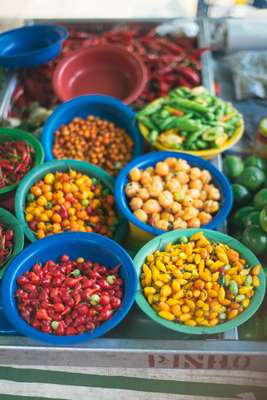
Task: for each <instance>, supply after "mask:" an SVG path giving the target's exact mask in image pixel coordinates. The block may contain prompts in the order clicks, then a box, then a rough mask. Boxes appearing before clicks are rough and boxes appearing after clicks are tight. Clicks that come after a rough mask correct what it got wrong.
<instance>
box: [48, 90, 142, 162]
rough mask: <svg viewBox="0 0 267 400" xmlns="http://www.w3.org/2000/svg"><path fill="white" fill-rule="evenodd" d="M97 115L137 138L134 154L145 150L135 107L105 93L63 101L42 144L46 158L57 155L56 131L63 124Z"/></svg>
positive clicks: (134, 155)
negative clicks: (54, 152) (55, 150)
mask: <svg viewBox="0 0 267 400" xmlns="http://www.w3.org/2000/svg"><path fill="white" fill-rule="evenodd" d="M89 114H90V115H94V116H97V117H100V118H103V119H107V120H109V121H112V122H114V123H115V124H116V125H117V126H119V127H120V128H124V129H125V131H126V132H127V133H128V135H129V136H131V138H132V139H133V141H134V149H133V154H132V158H135V157H137V156H139V155H141V154H142V152H143V139H142V137H141V135H140V133H139V129H138V128H137V125H136V122H135V113H134V112H133V110H132V109H131V108H130V107H129V106H127V105H126V104H124V103H122V102H121V101H120V100H117V99H115V98H114V97H111V96H105V95H88V96H79V97H76V98H75V99H72V100H70V101H67V102H66V103H63V104H61V105H60V106H58V107H57V109H56V110H55V111H54V112H53V114H51V115H50V117H49V118H48V119H47V121H46V123H45V125H44V128H43V131H42V144H43V147H44V151H45V159H46V161H50V160H53V159H54V156H53V152H52V148H53V143H54V134H55V131H56V130H57V129H58V128H59V127H60V126H61V125H63V124H68V123H69V122H70V121H71V120H73V118H75V117H81V118H86V117H87V116H88V115H89Z"/></svg>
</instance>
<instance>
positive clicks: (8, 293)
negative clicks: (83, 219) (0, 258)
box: [1, 232, 137, 346]
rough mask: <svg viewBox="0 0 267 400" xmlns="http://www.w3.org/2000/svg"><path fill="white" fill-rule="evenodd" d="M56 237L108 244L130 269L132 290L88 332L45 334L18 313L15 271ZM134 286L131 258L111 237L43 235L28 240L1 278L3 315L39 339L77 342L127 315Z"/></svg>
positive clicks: (86, 234) (132, 301)
mask: <svg viewBox="0 0 267 400" xmlns="http://www.w3.org/2000/svg"><path fill="white" fill-rule="evenodd" d="M55 241H56V242H57V243H58V246H60V244H61V243H64V242H70V243H71V242H72V243H75V242H79V241H83V242H91V243H92V242H94V243H97V244H98V245H100V246H103V247H105V248H108V249H109V251H111V252H114V253H115V254H116V255H118V257H119V258H120V259H121V260H122V262H123V264H126V265H127V267H126V268H127V271H128V272H129V275H130V277H131V285H132V290H131V291H128V292H126V293H125V295H124V299H123V302H122V305H121V307H120V308H119V309H118V311H117V312H116V313H115V314H114V316H113V317H112V318H111V319H110V320H108V321H106V322H104V323H103V324H101V326H100V327H98V328H96V329H95V330H94V331H92V332H91V333H82V334H78V335H70V336H56V335H50V334H46V333H44V332H41V331H39V330H37V329H35V328H33V327H31V326H30V325H29V324H28V323H27V322H25V321H24V320H23V319H22V318H21V317H20V315H19V313H18V310H17V307H16V301H15V299H14V293H13V287H14V285H15V284H16V282H15V280H16V277H15V275H16V273H17V271H18V270H20V269H21V268H22V267H23V263H24V261H25V259H26V260H27V259H28V258H30V257H32V255H33V254H32V253H33V252H36V251H38V249H39V248H40V246H46V248H49V244H51V243H54V242H55ZM136 287H137V276H136V271H135V268H134V265H133V261H132V259H131V257H130V256H129V254H128V253H127V251H126V250H124V248H123V247H122V246H120V245H119V244H118V243H116V242H115V241H114V240H112V239H110V238H107V237H105V236H102V235H99V234H97V233H89V232H65V233H61V234H56V235H51V236H48V237H46V238H44V239H41V240H39V241H36V242H33V243H31V244H30V245H29V246H28V247H26V248H25V249H24V250H23V251H22V252H21V253H20V254H19V255H18V256H17V257H16V258H14V259H13V260H12V263H10V265H9V268H8V270H7V271H6V274H5V276H4V279H3V282H2V290H1V299H2V305H3V310H4V312H5V315H6V316H7V318H8V320H9V321H10V322H11V324H13V325H14V326H15V327H16V328H17V329H18V330H19V331H20V332H22V333H23V334H25V335H26V336H29V337H31V338H33V339H36V340H39V341H41V342H46V343H49V344H54V345H59V346H60V345H61V346H64V345H73V344H78V343H81V342H85V341H88V340H91V339H95V338H96V337H98V336H102V335H104V334H105V333H106V332H108V331H109V330H111V329H113V328H114V327H115V326H116V325H117V324H119V323H120V322H121V321H122V320H123V319H124V318H125V317H126V315H127V314H128V312H129V310H130V308H131V307H132V305H133V303H134V299H135V293H136ZM124 303H126V304H124ZM114 319H115V321H114Z"/></svg>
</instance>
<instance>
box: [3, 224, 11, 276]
mask: <svg viewBox="0 0 267 400" xmlns="http://www.w3.org/2000/svg"><path fill="white" fill-rule="evenodd" d="M13 238H14V232H13V230H12V229H9V228H7V227H6V226H4V225H3V224H0V268H2V267H3V266H4V264H5V262H6V261H7V258H8V257H9V256H10V254H11V253H12V250H13Z"/></svg>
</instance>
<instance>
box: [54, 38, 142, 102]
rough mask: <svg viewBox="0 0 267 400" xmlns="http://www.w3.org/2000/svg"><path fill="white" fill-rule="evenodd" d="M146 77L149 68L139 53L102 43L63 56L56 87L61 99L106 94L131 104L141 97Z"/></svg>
mask: <svg viewBox="0 0 267 400" xmlns="http://www.w3.org/2000/svg"><path fill="white" fill-rule="evenodd" d="M147 79H148V75H147V69H146V67H145V65H144V64H143V62H142V61H141V60H140V58H139V57H138V56H137V55H135V54H133V53H130V52H129V51H127V50H125V49H124V48H123V47H120V46H115V45H109V44H101V45H92V46H88V47H85V48H82V49H79V50H76V51H73V52H71V53H69V54H68V55H67V56H66V57H64V58H63V59H62V60H61V61H60V63H59V64H58V65H57V67H56V69H55V71H54V74H53V86H54V90H55V92H56V94H57V96H58V97H59V98H60V100H61V101H67V100H70V99H72V98H74V97H76V96H80V95H85V94H106V95H110V96H113V97H117V98H119V99H120V100H123V101H124V102H125V103H127V104H129V103H132V102H133V101H135V100H136V99H137V97H139V96H140V94H141V93H142V91H143V90H144V88H145V85H146V83H147Z"/></svg>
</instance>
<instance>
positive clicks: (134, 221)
mask: <svg viewBox="0 0 267 400" xmlns="http://www.w3.org/2000/svg"><path fill="white" fill-rule="evenodd" d="M167 157H175V158H182V159H184V160H186V161H187V162H188V163H189V164H190V165H192V166H194V167H199V168H201V169H207V170H208V171H209V172H210V173H211V175H212V179H213V182H214V183H215V185H216V186H217V187H218V188H219V190H220V192H221V196H222V199H221V207H220V209H219V211H218V212H217V214H216V215H215V216H214V218H213V219H212V220H211V222H210V223H209V224H207V225H203V228H207V229H215V228H218V227H219V226H220V225H222V224H223V223H224V221H225V220H226V218H227V215H228V214H229V212H230V210H231V207H232V203H233V194H232V189H231V185H230V183H229V181H228V179H227V178H226V177H225V176H224V175H223V174H222V173H221V172H220V171H219V170H218V169H217V168H216V167H215V166H214V165H212V164H211V163H210V162H209V161H206V160H203V159H202V158H199V157H196V156H192V155H190V154H184V153H178V152H176V153H172V152H168V151H159V152H154V153H148V154H145V155H143V156H141V157H138V158H136V159H135V160H133V161H132V162H130V163H129V164H128V165H127V166H126V167H124V168H123V169H122V171H121V172H120V173H119V175H118V177H117V178H116V181H115V199H116V204H117V206H118V208H119V210H120V211H121V213H122V214H123V215H124V217H125V218H126V219H127V220H128V221H129V222H130V231H131V236H132V239H133V240H132V241H133V243H136V244H138V245H143V244H144V243H145V242H147V241H148V240H151V239H152V238H153V237H154V236H158V235H161V234H163V233H166V231H164V230H162V229H157V228H154V227H152V226H151V225H148V224H145V223H144V222H141V221H140V220H139V219H138V218H137V217H136V216H135V215H134V214H133V212H132V210H131V209H130V207H129V206H128V201H127V198H126V195H125V186H126V184H127V182H128V174H129V172H130V171H131V169H133V168H135V167H138V168H140V169H145V168H147V167H149V166H154V165H155V164H156V163H157V162H159V161H162V160H165V159H166V158H167Z"/></svg>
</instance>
